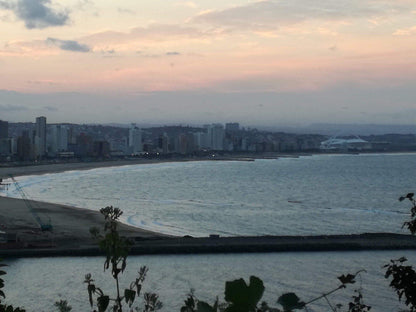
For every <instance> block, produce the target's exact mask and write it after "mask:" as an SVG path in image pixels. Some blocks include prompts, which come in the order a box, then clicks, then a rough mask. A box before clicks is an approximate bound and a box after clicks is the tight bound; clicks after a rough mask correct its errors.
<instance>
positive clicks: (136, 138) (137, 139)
mask: <svg viewBox="0 0 416 312" xmlns="http://www.w3.org/2000/svg"><path fill="white" fill-rule="evenodd" d="M129 150H130V153H131V154H139V153H141V152H143V144H142V130H141V129H140V128H138V127H136V124H132V125H131V128H130V130H129Z"/></svg>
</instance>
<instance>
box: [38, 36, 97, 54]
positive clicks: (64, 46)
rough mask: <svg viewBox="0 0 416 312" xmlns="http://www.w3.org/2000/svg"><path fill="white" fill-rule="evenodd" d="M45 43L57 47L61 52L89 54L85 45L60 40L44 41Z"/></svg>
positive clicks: (50, 39) (49, 39) (88, 49)
mask: <svg viewBox="0 0 416 312" xmlns="http://www.w3.org/2000/svg"><path fill="white" fill-rule="evenodd" d="M46 43H51V44H54V45H57V46H58V47H59V48H60V49H61V50H65V51H73V52H89V51H90V48H89V47H88V46H87V45H86V44H81V43H78V42H77V41H74V40H60V39H56V38H48V39H46Z"/></svg>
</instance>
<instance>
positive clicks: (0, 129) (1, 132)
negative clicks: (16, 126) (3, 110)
mask: <svg viewBox="0 0 416 312" xmlns="http://www.w3.org/2000/svg"><path fill="white" fill-rule="evenodd" d="M8 137H9V123H8V122H7V121H2V120H0V139H7V138H8Z"/></svg>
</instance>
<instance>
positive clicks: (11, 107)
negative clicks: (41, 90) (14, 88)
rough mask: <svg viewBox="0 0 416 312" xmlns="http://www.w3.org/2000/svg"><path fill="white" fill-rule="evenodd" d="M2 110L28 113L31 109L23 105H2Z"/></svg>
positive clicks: (0, 107) (0, 106) (0, 108)
mask: <svg viewBox="0 0 416 312" xmlns="http://www.w3.org/2000/svg"><path fill="white" fill-rule="evenodd" d="M0 110H1V111H2V112H19V111H27V110H29V108H28V107H26V106H22V105H11V104H0Z"/></svg>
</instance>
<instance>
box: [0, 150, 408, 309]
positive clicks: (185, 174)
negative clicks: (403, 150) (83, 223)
mask: <svg viewBox="0 0 416 312" xmlns="http://www.w3.org/2000/svg"><path fill="white" fill-rule="evenodd" d="M415 168H416V154H365V155H315V156H305V157H299V158H279V159H268V160H256V161H254V162H243V161H195V162H184V163H161V164H146V165H131V166H130V165H129V166H123V167H113V168H99V169H92V170H87V171H71V172H64V173H58V174H46V175H40V176H27V177H19V178H18V181H19V183H20V184H21V185H22V187H23V188H24V190H25V192H26V193H27V194H28V195H29V197H30V198H32V199H36V200H42V201H48V202H55V203H62V204H67V205H72V206H77V207H83V208H88V209H95V210H98V209H99V208H101V207H104V206H108V205H113V206H116V207H120V208H121V209H122V210H123V211H124V215H123V222H126V223H128V224H131V225H133V226H137V227H141V228H145V229H150V230H154V231H159V232H162V233H168V234H175V235H193V236H206V235H209V234H220V235H222V236H233V235H312V234H351V233H364V232H395V233H406V232H405V230H404V229H402V228H401V225H402V223H403V222H404V221H405V220H407V219H408V217H409V208H410V207H409V205H408V204H407V203H404V202H402V203H400V202H398V200H397V199H398V197H399V196H400V195H403V194H406V193H407V192H411V191H414V190H415V181H414V176H415V173H416V172H415V170H416V169H415ZM3 194H4V195H7V196H13V197H19V196H18V193H17V192H16V191H15V190H14V189H13V188H9V190H8V191H5V192H4V193H3ZM52 223H53V220H52ZM402 255H405V256H407V257H408V258H409V259H410V260H411V262H412V263H413V264H414V263H416V256H415V252H409V251H388V252H387V251H385V252H384V251H382V252H325V253H271V254H238V255H225V254H224V255H189V256H178V255H176V256H143V257H131V258H129V259H130V263H129V271H127V273H126V275H127V278H126V279H133V275H134V274H135V272H136V271H137V267H138V266H139V264H146V265H148V266H149V268H150V271H149V283H148V286H147V287H149V288H148V289H149V290H153V291H156V292H158V293H159V295H160V297H161V300H162V301H163V302H165V308H164V311H174V310H175V311H179V307H180V306H181V304H182V302H183V300H184V299H185V296H186V293H188V292H189V290H190V289H191V288H195V290H196V294H197V296H200V297H201V298H202V299H204V300H211V301H212V300H214V299H215V296H219V298H223V290H224V282H225V281H226V280H230V279H235V278H239V277H245V278H246V280H247V279H248V277H249V276H250V275H256V276H259V277H261V278H262V279H263V280H264V281H265V284H266V290H267V292H266V293H265V298H266V299H267V300H268V301H269V302H271V303H274V302H275V300H276V299H277V297H278V295H279V294H281V293H283V292H289V291H295V292H296V293H297V294H298V295H299V296H300V297H301V299H303V300H308V299H310V298H311V297H313V296H316V295H319V294H320V293H322V292H323V291H325V290H329V289H331V288H332V287H334V285H337V283H336V277H337V276H339V275H341V274H345V273H354V272H356V271H358V270H360V269H366V270H367V273H364V274H362V275H361V276H362V277H361V280H360V282H359V283H357V286H360V285H361V286H362V287H363V289H364V290H363V293H364V298H365V299H366V300H367V301H368V302H367V303H368V304H370V305H373V310H374V311H391V310H398V309H399V308H400V305H399V303H398V301H397V297H396V296H395V294H394V293H393V291H392V290H391V289H389V287H388V282H387V281H386V280H384V277H383V269H382V265H383V264H385V263H387V262H388V261H389V259H392V258H398V257H400V256H402ZM9 264H10V267H9V268H8V269H7V270H8V275H6V295H7V296H8V299H9V300H10V301H11V302H16V303H18V304H22V305H24V306H26V307H27V308H28V310H29V311H42V310H44V311H52V310H53V309H52V305H53V302H54V301H55V300H59V299H60V298H65V299H67V300H68V301H69V302H70V304H71V305H72V306H73V307H74V311H89V309H88V298H87V293H86V290H85V285H84V284H83V283H82V281H83V276H84V274H85V273H88V272H91V273H93V275H95V276H96V277H97V284H98V281H100V282H102V283H103V285H104V287H105V288H106V289H107V288H108V289H111V285H112V284H111V283H112V282H111V278H110V274H108V273H107V274H105V273H103V272H102V264H103V259H101V258H51V259H19V260H13V261H10V262H9ZM22 289H24V295H22V293H21V292H20V291H19V290H22ZM352 289H353V288H351V290H352ZM348 295H351V292H350V293H348ZM39 298H42V300H40V299H39ZM334 300H335V301H336V302H335V303H337V302H339V301H343V302H344V303H346V302H347V299H346V295H345V294H344V295H341V296H339V297H335V299H334ZM40 301H42V302H40ZM33 302H37V303H38V305H37V306H36V305H35V306H34V305H33ZM32 309H33V310H32ZM315 309H316V310H319V311H323V310H329V308H327V306H326V305H325V302H321V303H318V304H317V305H316V307H315Z"/></svg>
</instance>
